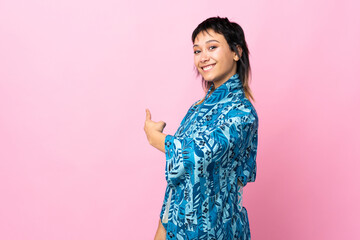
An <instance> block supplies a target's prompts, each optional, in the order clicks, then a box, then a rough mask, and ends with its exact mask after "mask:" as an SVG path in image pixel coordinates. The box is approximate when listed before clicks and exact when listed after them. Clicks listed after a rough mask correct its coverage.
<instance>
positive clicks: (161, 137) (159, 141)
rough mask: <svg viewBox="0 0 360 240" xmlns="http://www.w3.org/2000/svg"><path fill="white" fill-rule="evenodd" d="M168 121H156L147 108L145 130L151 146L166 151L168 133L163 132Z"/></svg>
mask: <svg viewBox="0 0 360 240" xmlns="http://www.w3.org/2000/svg"><path fill="white" fill-rule="evenodd" d="M165 126H166V123H165V122H163V121H159V122H154V121H152V120H151V114H150V111H149V109H146V119H145V125H144V131H145V134H146V137H147V139H148V142H149V143H150V145H151V146H153V147H155V148H157V149H159V150H160V151H162V152H165V137H166V134H164V133H162V132H163V130H164V128H165Z"/></svg>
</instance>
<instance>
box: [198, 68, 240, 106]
mask: <svg viewBox="0 0 360 240" xmlns="http://www.w3.org/2000/svg"><path fill="white" fill-rule="evenodd" d="M213 88H214V83H213V84H212V85H211V87H210V89H209V90H208V92H207V94H206V97H205V102H207V103H213V102H218V101H220V100H221V99H223V98H224V97H226V96H228V94H229V92H237V91H239V92H240V93H244V87H243V85H242V82H241V80H240V78H239V74H238V73H235V74H234V75H233V76H231V77H230V78H229V79H228V80H227V81H226V82H224V83H223V84H221V85H220V86H219V87H218V88H216V89H215V90H214V92H213V93H212V94H211V95H210V96H209V94H210V92H211V90H212V89H213Z"/></svg>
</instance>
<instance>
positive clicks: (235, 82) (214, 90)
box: [144, 17, 258, 240]
mask: <svg viewBox="0 0 360 240" xmlns="http://www.w3.org/2000/svg"><path fill="white" fill-rule="evenodd" d="M192 42H193V44H194V46H193V50H194V63H195V67H196V69H197V71H198V73H199V74H201V76H202V80H203V84H204V87H205V89H206V95H205V97H204V98H203V99H201V100H199V101H197V102H195V103H194V104H193V105H192V106H191V107H190V109H189V110H188V112H187V114H186V115H185V117H184V119H183V120H182V122H181V124H180V127H179V128H178V130H177V131H176V133H175V134H174V135H167V134H164V133H163V129H164V127H165V123H164V122H163V121H160V122H154V121H152V120H151V115H150V111H149V110H148V109H146V120H145V126H144V130H145V133H146V136H147V139H148V141H149V143H150V144H151V145H152V146H154V147H155V148H157V149H159V150H161V151H163V152H164V153H165V156H166V168H165V176H166V181H167V187H166V191H165V197H164V202H163V205H162V208H161V213H160V220H159V227H158V230H157V232H156V235H155V239H156V240H158V239H184V240H185V239H214V240H215V239H217V240H220V239H222V240H232V239H241V240H245V239H246V240H248V239H250V227H249V221H248V214H247V210H246V208H245V207H243V206H242V188H243V187H244V186H245V185H246V184H247V183H248V182H253V181H255V177H256V161H255V160H256V153H257V143H258V140H257V136H258V116H257V113H256V110H255V108H254V107H253V105H252V104H251V102H250V99H252V100H253V97H252V95H251V91H250V88H249V77H250V63H249V51H248V48H247V44H246V42H245V36H244V32H243V30H242V28H241V27H240V26H239V25H238V24H237V23H234V22H230V21H229V20H228V19H227V18H220V17H214V18H209V19H206V20H205V21H204V22H202V23H201V24H199V25H198V27H197V28H196V29H195V30H194V32H193V34H192Z"/></svg>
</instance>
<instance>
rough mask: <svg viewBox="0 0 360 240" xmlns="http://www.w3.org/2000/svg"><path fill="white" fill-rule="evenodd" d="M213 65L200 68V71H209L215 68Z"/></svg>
mask: <svg viewBox="0 0 360 240" xmlns="http://www.w3.org/2000/svg"><path fill="white" fill-rule="evenodd" d="M215 64H216V63H214V64H211V65H207V66H205V67H201V69H202V70H204V72H207V71H210V70H211V69H212V68H213V67H214V66H215Z"/></svg>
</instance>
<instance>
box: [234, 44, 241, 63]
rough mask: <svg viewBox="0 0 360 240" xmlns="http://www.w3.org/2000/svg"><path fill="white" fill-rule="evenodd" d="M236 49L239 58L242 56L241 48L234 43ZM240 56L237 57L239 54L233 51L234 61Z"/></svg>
mask: <svg viewBox="0 0 360 240" xmlns="http://www.w3.org/2000/svg"><path fill="white" fill-rule="evenodd" d="M236 49H237V50H238V53H239V55H240V58H241V56H242V48H241V47H240V45H236ZM240 58H239V56H238V55H237V54H236V53H235V56H234V60H235V61H239V59H240Z"/></svg>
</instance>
